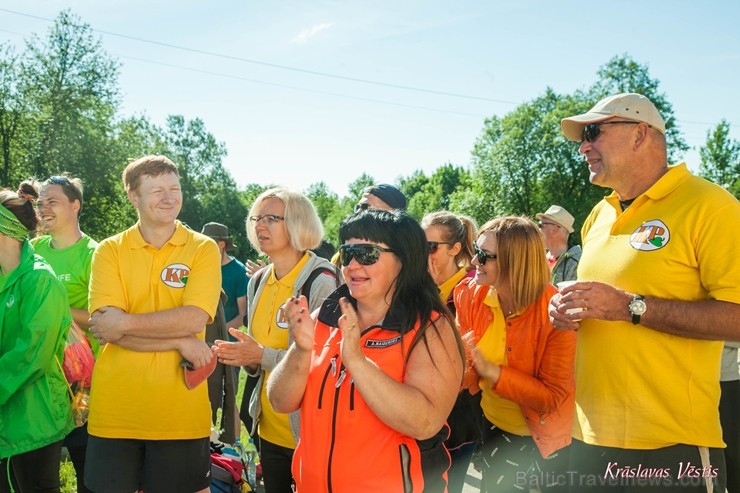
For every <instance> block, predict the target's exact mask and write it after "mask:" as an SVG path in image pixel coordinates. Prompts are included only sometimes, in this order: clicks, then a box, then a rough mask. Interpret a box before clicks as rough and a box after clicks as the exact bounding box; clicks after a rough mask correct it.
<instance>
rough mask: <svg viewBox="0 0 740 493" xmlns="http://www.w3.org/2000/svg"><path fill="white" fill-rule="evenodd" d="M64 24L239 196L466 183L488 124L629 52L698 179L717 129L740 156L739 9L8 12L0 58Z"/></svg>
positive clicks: (130, 95)
mask: <svg viewBox="0 0 740 493" xmlns="http://www.w3.org/2000/svg"><path fill="white" fill-rule="evenodd" d="M62 9H70V10H71V11H72V12H73V13H74V14H76V15H78V16H80V17H81V19H82V21H84V22H86V23H88V24H89V25H90V27H91V28H92V29H93V30H94V34H95V36H98V37H99V38H100V40H101V42H102V46H103V48H104V49H105V50H106V51H107V52H108V53H109V54H110V55H111V56H112V57H114V58H116V59H117V60H119V62H120V63H121V67H120V73H119V86H120V90H121V109H120V114H121V116H131V115H146V116H147V117H148V118H149V119H150V120H151V121H152V122H154V123H155V124H157V125H161V126H163V125H164V124H165V120H166V118H167V116H168V115H183V116H184V117H185V118H187V119H193V118H201V119H202V120H203V121H204V123H205V125H206V129H207V130H208V131H209V132H210V133H212V134H213V135H214V136H215V137H216V139H217V140H219V141H221V142H223V143H224V144H225V145H226V148H227V150H228V155H227V156H226V157H225V159H224V165H225V166H226V168H227V169H229V171H230V172H231V174H232V175H233V177H234V179H235V180H236V182H237V184H238V185H239V186H240V187H243V186H245V185H247V184H249V183H257V184H260V185H280V186H286V187H289V188H293V189H296V190H302V191H305V190H306V189H307V188H308V187H309V185H311V184H313V183H317V182H319V181H323V182H325V183H326V184H327V185H328V186H329V188H330V189H332V190H333V191H334V192H336V193H338V194H339V195H340V196H343V195H346V194H347V193H348V188H347V187H348V185H349V184H350V183H351V182H352V181H354V180H355V179H357V178H358V177H359V176H360V175H361V174H362V173H367V174H369V175H370V176H372V177H373V178H374V179H375V180H376V182H388V183H394V182H397V181H398V179H399V178H400V177H407V176H409V175H411V174H412V173H413V172H415V171H417V170H421V171H423V172H424V173H426V174H427V176H429V175H430V174H431V173H433V172H434V170H435V169H437V168H439V167H440V166H442V165H444V164H446V163H452V164H454V165H457V166H464V167H468V166H469V164H470V157H471V154H470V153H471V150H472V148H473V145H474V143H475V140H476V138H477V137H478V136H479V135H480V134H481V132H482V130H483V128H484V122H485V118H487V117H491V116H494V115H496V116H499V117H502V116H505V115H506V114H507V113H509V112H511V111H513V110H514V109H515V108H516V106H517V105H518V104H521V103H523V102H526V101H530V100H532V99H534V98H536V97H538V96H540V95H542V94H543V93H544V91H545V90H546V89H547V88H548V87H550V88H552V89H553V90H554V91H555V92H557V93H560V94H570V93H572V92H574V91H576V90H577V89H583V88H586V87H588V86H590V85H591V84H593V83H594V82H595V81H596V78H597V76H596V72H597V70H598V68H599V67H600V66H602V65H604V64H606V63H607V62H608V61H609V60H610V59H611V58H612V57H614V56H616V55H624V54H627V55H629V56H630V57H632V58H633V59H634V60H636V61H637V62H638V63H640V64H642V65H646V66H647V67H648V69H649V73H650V76H651V77H652V78H654V79H658V80H659V81H660V90H661V91H662V92H664V93H665V94H666V96H667V98H668V100H669V101H670V102H671V103H672V104H673V109H674V112H675V116H676V118H677V120H678V125H679V128H680V129H681V131H682V134H683V137H684V139H685V140H686V142H687V143H688V144H689V145H690V146H692V147H693V150H692V151H689V152H688V153H686V154H685V155H684V159H685V160H686V161H687V163H688V164H689V166H690V167H691V168H692V169H694V170H697V169H698V166H699V154H698V148H699V147H700V146H702V145H704V143H705V142H706V136H707V132H708V131H709V130H710V129H712V128H714V127H715V126H716V125H717V123H719V121H720V120H721V119H723V118H724V119H726V120H728V121H729V122H730V123H731V125H732V127H731V128H732V131H731V135H732V138H733V139H736V140H740V130H739V129H740V94H738V92H739V91H738V88H740V29H738V26H739V25H740V2H737V1H729V0H728V1H718V0H706V1H703V2H696V1H687V0H671V1H668V0H665V1H664V0H638V1H635V0H623V1H619V2H588V3H587V2H582V1H581V2H579V1H570V0H567V1H566V0H562V1H559V0H558V1H544V0H543V1H533V0H510V1H509V0H507V1H499V0H488V1H471V0H455V1H437V0H425V1H421V0H419V1H417V0H408V1H399V0H392V1H389V0H373V1H372V2H370V1H356V0H346V1H340V0H310V1H306V0H284V1H261V2H255V1H248V0H240V1H236V0H210V1H194V0H161V1H159V0H106V1H103V2H101V1H100V0H67V1H64V0H61V1H51V0H45V1H42V0H3V2H2V4H0V42H9V43H12V44H16V45H18V46H22V45H23V43H24V40H27V39H30V38H31V36H32V35H33V34H34V33H35V34H37V35H39V36H40V37H42V38H43V37H44V36H45V35H46V33H47V31H48V29H49V28H50V27H51V24H52V21H53V19H54V18H55V17H56V16H57V15H58V13H59V12H60V10H62ZM134 157H135V156H134Z"/></svg>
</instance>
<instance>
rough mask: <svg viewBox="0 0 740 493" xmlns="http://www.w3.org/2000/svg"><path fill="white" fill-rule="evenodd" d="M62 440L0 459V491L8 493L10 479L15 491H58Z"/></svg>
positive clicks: (55, 492)
mask: <svg viewBox="0 0 740 493" xmlns="http://www.w3.org/2000/svg"><path fill="white" fill-rule="evenodd" d="M61 454H62V440H59V441H58V442H55V443H52V444H50V445H47V446H45V447H42V448H40V449H36V450H31V451H30V452H26V453H24V454H19V455H14V456H13V457H11V458H10V459H3V460H0V471H1V472H0V493H10V485H9V484H8V474H7V472H8V461H10V479H11V481H12V482H13V489H14V490H15V491H16V493H31V492H33V493H59V488H60V485H59V461H60V460H61Z"/></svg>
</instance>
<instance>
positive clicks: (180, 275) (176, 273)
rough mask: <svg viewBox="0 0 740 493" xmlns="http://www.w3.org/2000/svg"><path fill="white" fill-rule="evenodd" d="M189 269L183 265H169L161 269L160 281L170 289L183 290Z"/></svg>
mask: <svg viewBox="0 0 740 493" xmlns="http://www.w3.org/2000/svg"><path fill="white" fill-rule="evenodd" d="M189 275H190V267H188V266H187V265H185V264H170V265H168V266H167V267H165V268H164V269H162V274H161V276H160V277H161V279H162V282H164V283H165V284H166V285H168V286H169V287H171V288H184V287H185V284H187V282H188V276H189Z"/></svg>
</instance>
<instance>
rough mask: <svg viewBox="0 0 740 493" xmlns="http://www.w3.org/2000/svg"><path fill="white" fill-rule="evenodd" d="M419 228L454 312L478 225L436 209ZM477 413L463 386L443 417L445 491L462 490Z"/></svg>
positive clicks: (477, 400) (475, 399) (470, 273)
mask: <svg viewBox="0 0 740 493" xmlns="http://www.w3.org/2000/svg"><path fill="white" fill-rule="evenodd" d="M421 227H422V229H423V230H424V234H425V235H426V237H427V244H428V245H429V273H430V274H431V275H432V279H434V282H435V284H436V285H437V288H438V289H439V295H440V297H441V298H442V301H443V302H445V303H446V304H447V308H449V309H450V310H451V311H452V314H453V315H454V314H455V304H454V302H453V298H452V291H453V289H454V288H455V286H457V285H458V284H459V283H460V282H461V281H462V280H464V279H468V278H471V277H473V275H475V269H474V268H473V266H472V265H471V264H470V262H471V260H472V259H473V244H474V243H475V238H476V235H477V233H478V226H477V225H476V224H475V221H474V220H473V219H472V218H470V217H468V216H462V215H457V214H454V213H452V212H449V211H437V212H431V213H429V214H427V215H426V216H424V217H423V218H422V220H421ZM480 415H481V411H480V393H478V394H477V395H476V396H473V395H471V394H470V392H468V391H467V390H465V389H463V390H462V391H461V392H460V393H459V394H458V396H457V400H456V401H455V406H454V407H453V408H452V412H451V413H450V416H449V417H448V418H447V424H448V425H449V426H450V437H449V438H448V439H447V440H446V441H445V446H446V447H447V450H449V452H450V457H451V459H452V465H451V466H450V470H449V471H448V487H447V490H448V491H449V493H460V492H462V489H463V485H464V484H465V477H466V476H467V474H468V467H469V466H470V460H471V458H472V457H473V452H474V451H475V444H476V442H477V441H478V440H480V421H481V419H480Z"/></svg>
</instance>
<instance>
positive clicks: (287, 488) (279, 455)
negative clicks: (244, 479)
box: [259, 438, 295, 493]
mask: <svg viewBox="0 0 740 493" xmlns="http://www.w3.org/2000/svg"><path fill="white" fill-rule="evenodd" d="M259 443H260V464H262V481H264V483H265V493H292V492H293V473H292V472H291V469H290V466H291V464H292V463H293V452H295V450H294V449H292V448H285V447H281V446H280V445H275V444H274V443H270V442H268V441H267V440H265V439H264V438H260V442H259Z"/></svg>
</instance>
